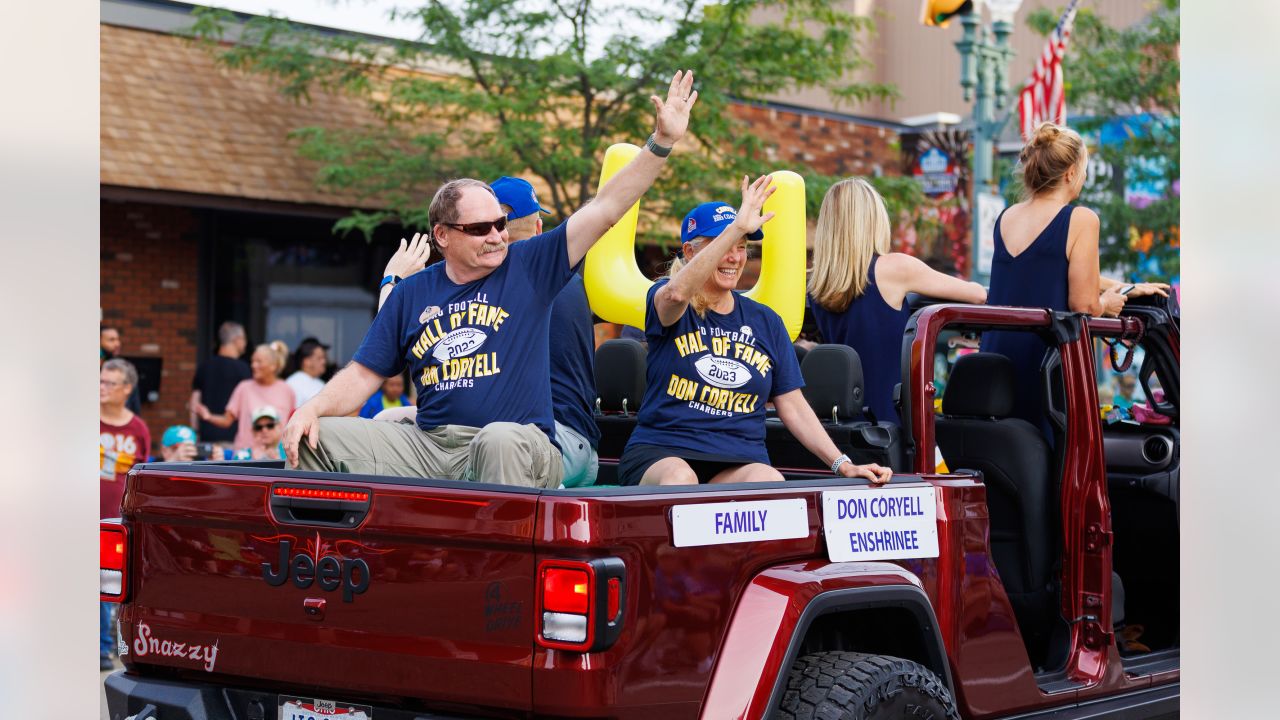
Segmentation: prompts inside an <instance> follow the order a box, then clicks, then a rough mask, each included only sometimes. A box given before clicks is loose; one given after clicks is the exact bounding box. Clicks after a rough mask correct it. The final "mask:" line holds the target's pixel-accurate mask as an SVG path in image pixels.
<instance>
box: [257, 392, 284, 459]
mask: <svg viewBox="0 0 1280 720" xmlns="http://www.w3.org/2000/svg"><path fill="white" fill-rule="evenodd" d="M252 417H253V420H252V422H253V425H252V429H253V444H252V445H250V446H249V457H250V458H251V459H253V460H282V459H284V446H282V445H281V444H280V436H281V435H282V434H283V433H284V425H283V424H282V423H281V422H280V412H279V411H277V410H276V409H275V408H274V407H272V406H270V405H263V406H262V407H260V408H258V409H256V410H254V411H253V415H252Z"/></svg>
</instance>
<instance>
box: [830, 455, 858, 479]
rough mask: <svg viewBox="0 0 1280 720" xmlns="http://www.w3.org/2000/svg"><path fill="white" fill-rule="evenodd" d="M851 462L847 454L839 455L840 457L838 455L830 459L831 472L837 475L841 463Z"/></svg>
mask: <svg viewBox="0 0 1280 720" xmlns="http://www.w3.org/2000/svg"><path fill="white" fill-rule="evenodd" d="M851 462H853V461H852V460H850V459H849V456H848V455H841V456H840V457H838V458H836V459H835V460H832V461H831V473H832V474H833V475H839V474H840V466H841V465H843V464H845V463H851Z"/></svg>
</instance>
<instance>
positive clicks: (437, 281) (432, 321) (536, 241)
mask: <svg viewBox="0 0 1280 720" xmlns="http://www.w3.org/2000/svg"><path fill="white" fill-rule="evenodd" d="M566 225H567V223H561V224H560V225H559V226H558V227H556V228H555V229H554V230H551V231H549V232H546V233H543V234H542V235H538V236H536V237H532V238H529V239H528V240H524V241H522V242H518V243H512V244H511V245H509V246H507V257H506V258H505V259H504V260H503V262H502V264H501V265H499V266H498V267H497V268H496V269H495V270H494V271H493V272H491V273H489V274H488V275H486V276H484V277H483V278H480V279H479V280H475V281H473V282H470V283H467V284H465V285H458V284H456V283H454V282H453V281H452V280H450V279H449V276H448V275H446V274H445V271H444V268H445V264H444V263H443V262H439V263H436V264H434V265H432V266H431V267H428V268H427V269H425V270H423V271H422V272H419V273H416V274H414V275H411V276H409V277H408V278H405V280H404V282H401V283H400V284H398V285H396V287H395V289H393V290H392V291H391V295H390V296H389V297H388V298H387V302H386V304H385V305H383V307H382V310H381V311H379V312H378V315H377V317H375V318H374V320H373V325H372V326H371V327H370V328H369V332H368V333H367V334H366V335H365V336H364V340H363V341H362V342H361V343H360V347H359V349H357V350H356V352H355V355H354V356H353V359H354V360H355V361H356V362H358V363H360V364H361V365H364V366H365V367H367V368H369V369H370V370H372V371H374V372H376V373H378V374H379V375H382V376H384V377H386V376H390V375H394V374H396V373H398V372H400V371H401V370H402V369H403V368H404V366H405V364H406V363H407V364H408V365H409V367H410V370H411V372H410V378H411V379H412V381H413V382H414V384H415V386H416V387H417V390H418V427H420V428H422V429H424V430H426V429H430V428H433V427H438V426H440V425H469V426H472V427H484V426H485V425H488V424H489V423H492V422H514V423H519V424H521V425H525V424H529V423H533V424H534V425H537V426H538V427H539V428H540V429H541V430H542V431H543V432H545V433H546V434H547V437H550V438H554V437H555V428H554V425H553V422H552V412H551V387H550V384H549V383H548V382H547V377H548V375H549V374H550V371H549V368H548V366H549V361H548V359H547V358H548V350H547V347H548V346H547V333H548V330H549V325H550V321H551V310H550V308H551V302H552V300H553V299H555V297H556V294H557V293H559V292H560V289H561V288H563V287H564V286H565V283H566V282H568V281H569V276H570V274H571V272H572V271H571V269H570V267H569V254H568V247H567V245H566V241H565V226H566Z"/></svg>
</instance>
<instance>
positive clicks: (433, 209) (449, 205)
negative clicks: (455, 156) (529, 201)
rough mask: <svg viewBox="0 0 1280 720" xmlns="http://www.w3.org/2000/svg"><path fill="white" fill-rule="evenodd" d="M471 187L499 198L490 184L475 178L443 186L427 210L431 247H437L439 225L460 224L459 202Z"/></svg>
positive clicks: (432, 198)
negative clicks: (463, 192)
mask: <svg viewBox="0 0 1280 720" xmlns="http://www.w3.org/2000/svg"><path fill="white" fill-rule="evenodd" d="M469 187H482V188H484V189H485V190H486V191H487V192H488V193H489V194H490V195H493V197H494V199H495V200H496V199H497V197H498V196H497V195H496V194H494V192H493V188H491V187H489V184H488V183H486V182H483V181H480V180H476V179H474V178H458V179H456V180H450V181H449V182H447V183H445V184H443V185H441V186H440V189H439V190H436V194H435V195H433V196H432V197H431V206H430V207H429V208H428V210H427V214H428V216H429V218H430V222H431V232H430V233H429V234H428V237H429V238H430V239H431V247H435V246H436V226H437V225H440V224H447V223H456V222H458V200H459V199H461V198H462V191H463V190H464V189H465V188H469Z"/></svg>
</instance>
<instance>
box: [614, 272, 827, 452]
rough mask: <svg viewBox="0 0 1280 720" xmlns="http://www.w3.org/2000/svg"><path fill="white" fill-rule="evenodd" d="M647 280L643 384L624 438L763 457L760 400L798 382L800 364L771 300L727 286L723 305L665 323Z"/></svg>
mask: <svg viewBox="0 0 1280 720" xmlns="http://www.w3.org/2000/svg"><path fill="white" fill-rule="evenodd" d="M666 282H667V280H666V279H663V280H659V281H658V282H656V283H654V285H653V287H651V288H649V296H648V298H647V300H646V302H645V336H646V338H647V339H648V341H649V366H648V372H647V379H648V383H649V385H648V387H647V388H646V389H645V394H644V402H643V403H642V404H641V406H640V414H639V417H638V419H637V421H638V424H637V425H636V429H635V432H633V433H632V434H631V439H630V440H629V441H628V442H627V445H628V446H630V445H659V446H663V447H671V448H676V449H680V450H687V451H689V452H699V453H712V454H716V455H723V456H726V457H732V458H741V459H742V461H743V462H744V463H747V462H759V463H766V464H767V463H768V462H769V453H768V452H767V451H766V450H765V446H764V418H765V407H764V405H765V403H766V402H768V401H769V399H770V398H773V397H776V396H778V395H782V394H783V393H787V392H790V391H792V390H795V389H796V388H800V387H804V380H803V379H802V378H801V376H800V364H799V363H797V362H796V353H795V350H794V349H793V348H792V347H791V340H790V338H789V337H788V335H787V331H786V328H785V327H784V326H783V324H782V318H780V317H778V313H776V312H774V311H773V310H772V309H771V308H769V307H767V306H765V305H761V304H760V303H758V302H756V301H754V300H752V299H750V298H748V297H745V296H743V295H742V294H740V293H736V292H735V293H734V294H733V309H732V310H730V311H729V312H728V313H724V314H721V313H718V312H715V311H714V310H707V313H706V316H705V317H698V314H697V313H696V312H694V309H693V307H692V306H690V307H688V308H686V309H685V311H684V315H682V316H680V319H679V320H677V321H676V322H675V323H674V324H672V325H671V326H670V327H663V326H662V321H661V320H659V319H658V313H657V311H655V310H654V307H653V297H654V295H655V294H656V293H657V292H658V289H659V288H661V287H662V286H663V285H664V284H666Z"/></svg>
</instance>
